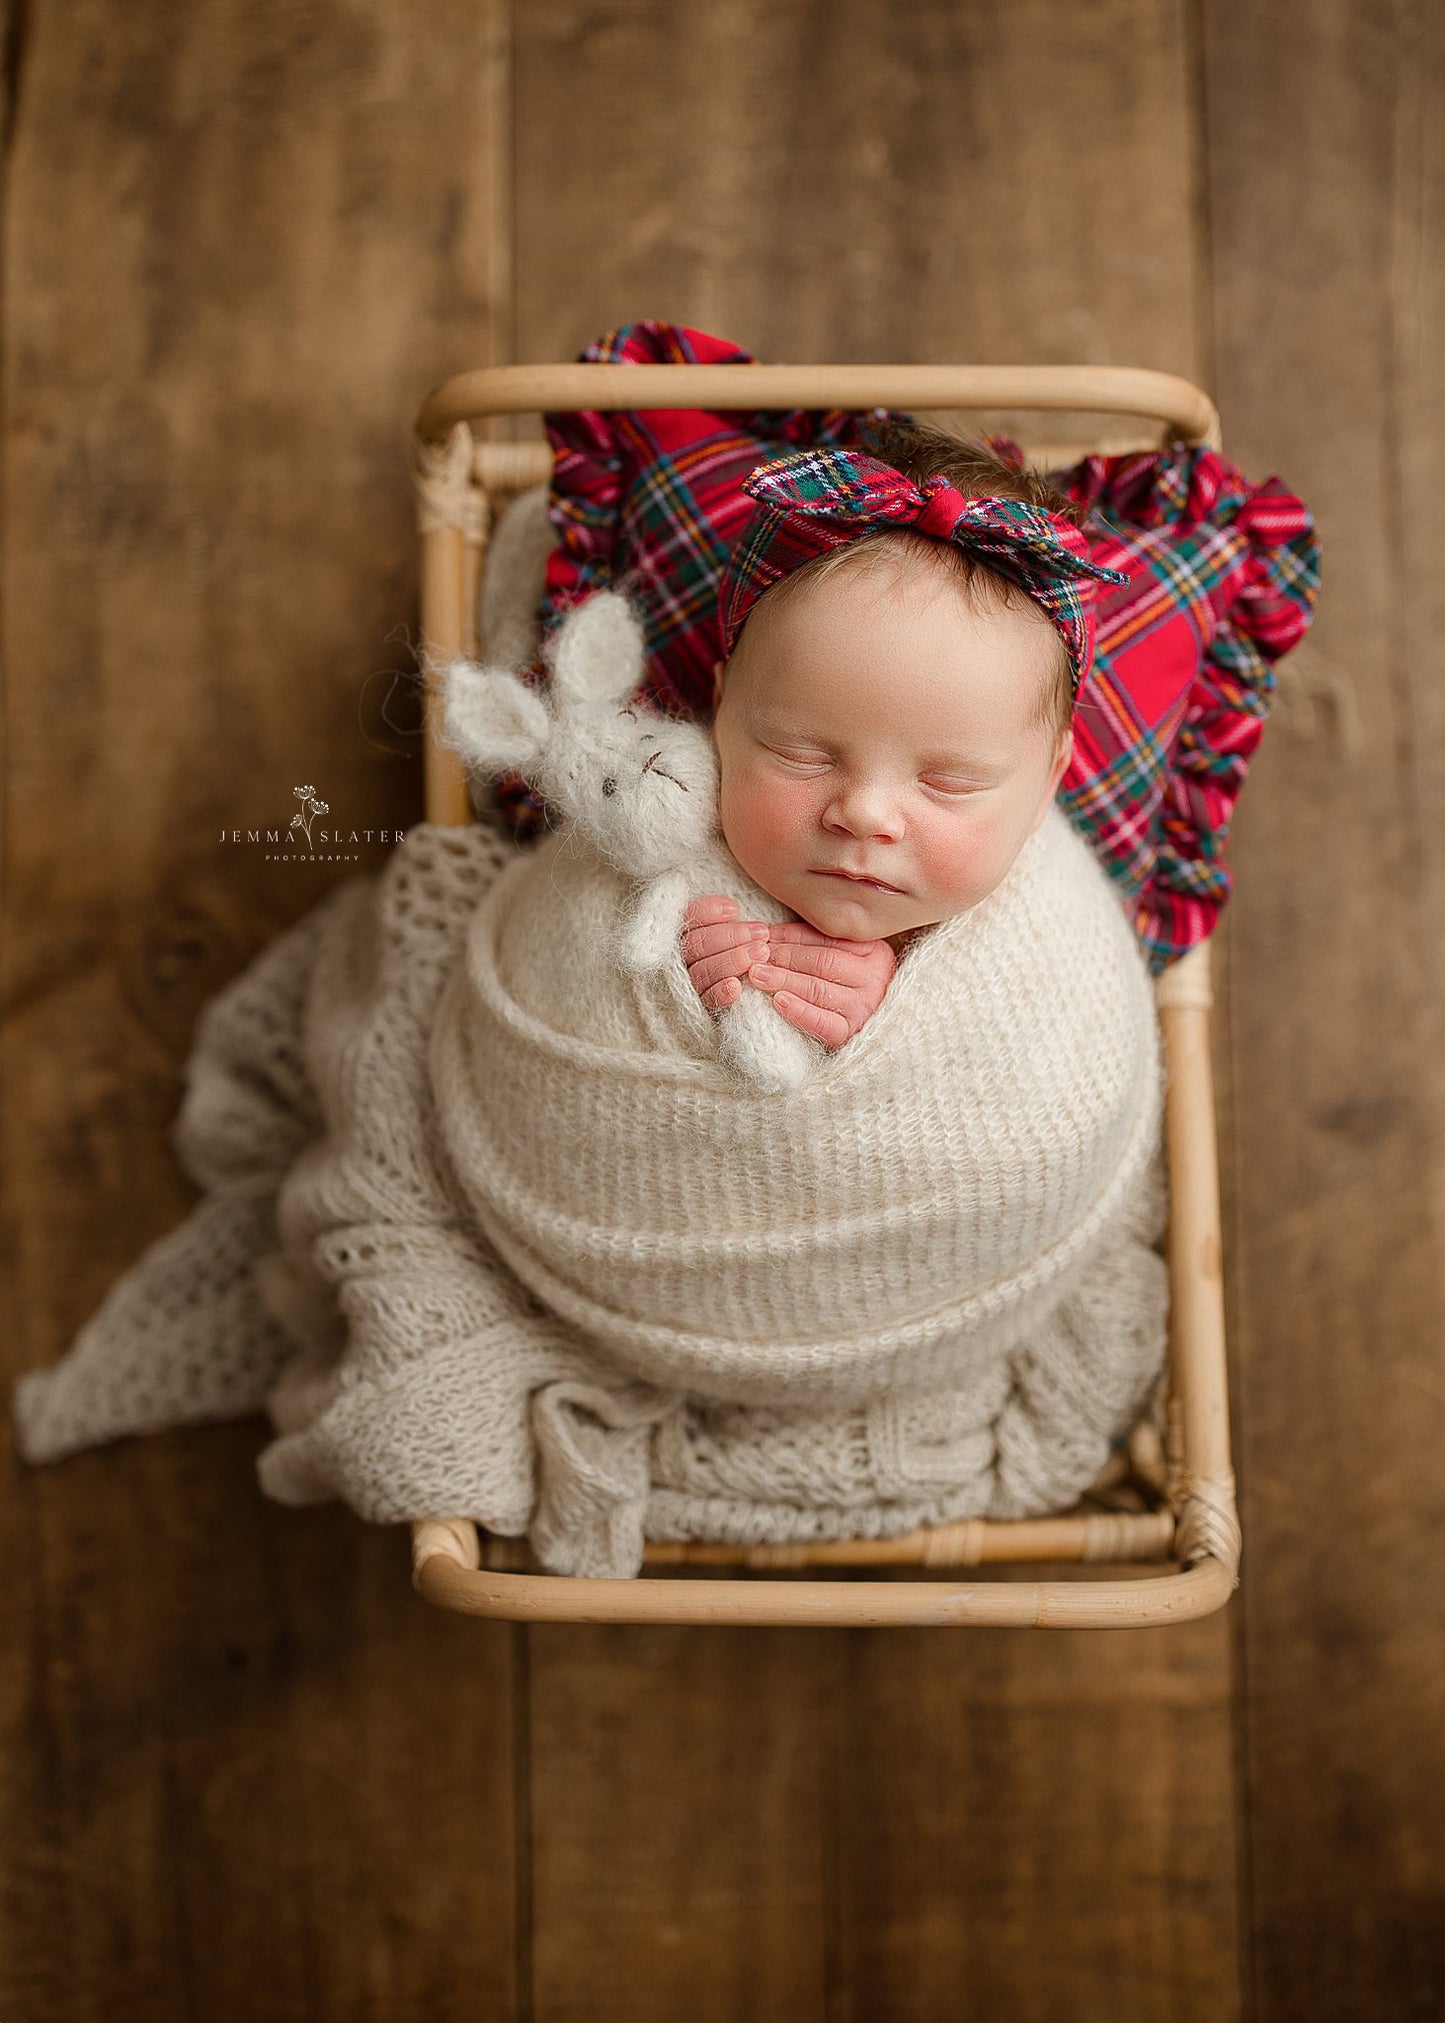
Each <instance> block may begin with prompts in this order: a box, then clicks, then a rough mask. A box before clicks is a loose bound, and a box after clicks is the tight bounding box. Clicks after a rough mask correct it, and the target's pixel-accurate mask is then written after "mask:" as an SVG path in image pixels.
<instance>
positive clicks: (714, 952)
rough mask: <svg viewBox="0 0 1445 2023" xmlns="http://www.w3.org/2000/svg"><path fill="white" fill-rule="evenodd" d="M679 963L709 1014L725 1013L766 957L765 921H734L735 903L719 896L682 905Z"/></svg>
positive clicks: (736, 909)
mask: <svg viewBox="0 0 1445 2023" xmlns="http://www.w3.org/2000/svg"><path fill="white" fill-rule="evenodd" d="M682 924H683V936H682V959H683V961H684V962H685V963H686V964H687V973H688V975H689V976H690V977H691V978H692V983H693V988H694V990H696V992H697V994H698V996H699V997H700V998H701V999H702V1001H703V1003H704V1004H705V1005H706V1006H707V1008H708V1010H709V1011H726V1010H727V1008H728V1006H729V1005H730V1004H736V1003H737V1001H738V999H739V998H740V997H741V996H742V994H743V979H744V977H746V975H747V973H748V971H749V969H750V968H751V967H752V965H753V964H754V963H756V962H766V961H767V957H768V928H767V923H766V921H762V920H739V919H738V902H737V901H736V899H725V898H724V897H723V896H722V894H721V893H720V892H709V893H705V894H704V895H703V896H702V898H700V899H693V900H690V901H689V902H688V908H687V912H686V913H685V914H684V915H683V918H682Z"/></svg>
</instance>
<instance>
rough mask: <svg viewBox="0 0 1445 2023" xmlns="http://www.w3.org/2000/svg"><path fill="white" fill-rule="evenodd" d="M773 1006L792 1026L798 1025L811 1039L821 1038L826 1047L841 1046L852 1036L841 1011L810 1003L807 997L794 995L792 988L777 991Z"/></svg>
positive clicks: (800, 1030)
mask: <svg viewBox="0 0 1445 2023" xmlns="http://www.w3.org/2000/svg"><path fill="white" fill-rule="evenodd" d="M773 1006H774V1009H775V1010H776V1011H777V1012H778V1014H779V1016H780V1017H782V1018H785V1019H786V1020H787V1021H788V1024H789V1025H790V1026H796V1027H797V1028H798V1031H799V1032H800V1033H807V1035H808V1037H809V1038H810V1039H815V1040H821V1041H822V1042H823V1045H824V1046H825V1047H841V1046H842V1044H843V1042H844V1041H845V1040H847V1039H851V1038H852V1031H851V1029H850V1027H849V1024H848V1021H847V1019H845V1018H844V1016H843V1014H842V1013H841V1012H836V1011H829V1009H828V1007H827V1006H826V1005H821V1004H809V1002H808V1000H807V999H806V998H805V997H794V995H793V993H792V992H791V991H790V990H780V991H775V992H774V994H773Z"/></svg>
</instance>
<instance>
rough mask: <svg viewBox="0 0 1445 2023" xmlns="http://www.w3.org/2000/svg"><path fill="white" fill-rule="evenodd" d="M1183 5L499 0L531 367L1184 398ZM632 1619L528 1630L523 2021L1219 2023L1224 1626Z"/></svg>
mask: <svg viewBox="0 0 1445 2023" xmlns="http://www.w3.org/2000/svg"><path fill="white" fill-rule="evenodd" d="M1187 25H1188V24H1187V19H1186V11H1185V9H1184V8H1183V7H1182V6H1180V7H1174V6H1158V5H1154V4H1146V5H1137V4H1133V0H1108V4H1105V5H1099V6H1093V7H1089V8H1062V7H1056V6H1049V5H1039V4H1032V5H1022V6H1018V7H1010V8H963V7H956V6H952V5H948V4H943V0H937V4H935V0H925V4H920V5H916V6H913V7H910V8H908V9H906V10H898V9H886V8H879V7H873V6H870V5H866V4H851V0H843V4H837V5H830V6H828V7H827V8H823V7H820V6H812V5H789V6H784V7H778V6H768V5H763V4H760V0H746V4H744V0H728V4H722V5H717V6H712V7H708V8H698V9H691V10H680V9H677V8H674V7H670V6H667V5H665V4H662V0H608V4H606V5H595V4H588V5H585V6H584V5H581V4H574V0H543V4H541V5H536V6H531V7H528V8H527V9H525V10H519V12H518V15H517V22H516V41H515V67H516V69H515V74H516V85H515V120H516V134H517V191H516V217H517V244H518V248H519V259H518V276H517V345H518V356H519V357H521V358H525V359H533V360H538V359H548V358H565V357H567V356H569V355H571V354H572V353H574V352H575V350H576V349H577V348H578V347H579V346H580V345H581V344H582V343H584V342H585V341H587V340H588V339H589V338H591V337H594V336H596V335H598V334H599V333H600V332H602V331H603V330H606V329H608V328H610V327H613V326H615V325H616V324H618V323H622V322H626V321H630V320H633V319H635V318H637V317H640V316H658V317H665V318H669V319H672V320H675V321H679V322H685V323H693V324H696V325H699V326H700V327H702V328H703V329H707V330H712V331H714V332H718V333H720V334H722V335H725V336H729V337H732V338H735V339H737V340H738V341H739V342H741V343H744V344H746V345H747V346H748V347H749V348H750V349H751V350H753V351H754V352H755V353H757V354H758V355H761V356H764V357H767V358H770V359H780V360H798V359H804V358H814V359H830V360H831V359H846V358H857V359H881V358H891V359H896V360H898V361H900V362H903V361H912V360H948V359H954V360H975V361H987V362H1022V361H1034V362H1045V361H1049V360H1059V359H1063V358H1080V359H1085V360H1088V361H1090V362H1096V363H1117V364H1124V363H1129V364H1142V365H1150V366H1156V367H1159V368H1161V369H1164V370H1169V371H1176V372H1181V373H1184V374H1185V375H1186V376H1191V377H1199V376H1201V375H1202V371H1203V362H1202V359H1201V345H1200V332H1201V328H1202V327H1203V325H1204V322H1205V317H1204V313H1203V312H1204V308H1205V305H1206V303H1207V296H1204V295H1202V294H1201V290H1202V289H1203V288H1204V287H1205V286H1206V285H1207V263H1206V262H1205V260H1204V258H1203V249H1202V247H1201V244H1200V242H1199V238H1198V222H1199V220H1198V214H1197V208H1196V194H1197V192H1196V186H1195V185H1196V177H1195V160H1194V154H1193V147H1194V134H1195V104H1196V94H1197V83H1198V79H1197V65H1196V60H1195V50H1194V47H1193V44H1192V42H1191V39H1190V37H1189V35H1188V33H1187V32H1186V29H1187ZM1041 113H1042V114H1043V115H1044V116H1042V117H1040V114H1041ZM1049 427H1050V431H1051V432H1053V431H1054V430H1055V429H1056V427H1057V423H1056V420H1055V418H1052V417H1051V418H1050V423H1049ZM1059 1571H1062V1569H1060V1570H1059ZM636 1634H639V1633H629V1632H614V1633H610V1634H608V1633H602V1632H598V1631H568V1630H565V1629H560V1628H558V1629H551V1630H548V1631H547V1632H545V1656H544V1655H543V1645H542V1638H543V1635H544V1633H541V1632H538V1633H534V1638H533V1646H532V1648H533V1664H532V1689H531V1695H530V1701H531V1709H532V1713H531V1720H532V1759H531V1788H532V1794H533V1835H534V1843H535V1848H536V1867H535V1882H536V1889H535V1897H534V1906H533V1917H534V1958H535V1961H536V1986H535V2001H536V2008H535V2014H536V2016H537V2017H538V2018H539V2019H549V2023H550V2019H552V2018H558V2019H561V2018H571V2017H581V2016H583V2015H586V2014H588V2013H598V2012H599V2010H600V2011H601V2013H607V2005H606V2003H605V2002H604V2001H603V2000H602V1999H601V1996H602V1993H603V1991H609V1992H610V1991H618V1990H621V1989H623V1988H625V1989H626V2002H625V2013H627V2014H628V2015H629V2017H635V2018H638V2019H642V2018H651V2017H657V2018H659V2019H661V2018H670V2017H675V2016H677V2015H678V2014H682V2013H686V2014H688V2015H690V2016H695V2017H697V2018H699V2019H703V2018H713V2017H719V2018H720V2017H732V2016H741V2015H748V2016H756V2017H769V2018H771V2017H774V2016H777V2017H783V2016H786V2017H789V2018H793V2017H803V2016H813V2015H826V2016H828V2017H829V2018H835V2019H836V2018H847V2019H854V2018H856V2019H858V2023H873V2019H876V2018H880V2017H887V2018H889V2019H890V2023H891V2019H894V2018H906V2019H914V2018H917V2019H925V2018H926V2019H933V2018H939V2019H950V2023H951V2019H953V2018H955V2017H957V2016H959V2015H961V2014H967V2015H969V2016H970V2017H975V2018H979V2019H989V2023H991V2019H994V2018H998V2019H1005V2018H1007V2019H1009V2023H1014V2019H1016V2018H1032V2017H1039V2018H1044V2017H1050V2018H1052V2017H1056V2016H1060V2015H1068V2016H1069V2017H1070V2018H1079V2019H1093V2018H1096V2017H1097V2018H1099V2019H1101V2023H1102V2019H1104V2018H1108V2019H1109V2023H1132V2019H1138V2023H1156V2019H1159V2018H1163V2017H1168V2018H1177V2019H1181V2023H1183V2019H1189V2023H1226V2019H1232V2018H1234V2017H1235V2016H1237V2015H1238V2013H1239V1985H1238V1961H1237V1944H1236V1937H1237V1934H1236V1910H1235V1890H1236V1874H1235V1865H1234V1835H1235V1823H1234V1814H1233V1762H1232V1742H1231V1730H1230V1721H1229V1708H1230V1694H1231V1684H1232V1671H1231V1657H1230V1634H1231V1633H1230V1624H1229V1619H1228V1617H1222V1618H1215V1619H1213V1620H1210V1621H1207V1622H1203V1623H1198V1624H1194V1625H1191V1626H1189V1627H1188V1628H1181V1629H1176V1630H1172V1631H1169V1632H1163V1633H1157V1635H1156V1633H1145V1634H1142V1635H1138V1636H1136V1635H1128V1636H1121V1637H1119V1638H1117V1639H1114V1640H1111V1639H1110V1638H1109V1637H1108V1636H1104V1635H1073V1634H1070V1635H1060V1636H1057V1637H1055V1636H1050V1637H1047V1638H1040V1637H1038V1636H1035V1635H1029V1634H1024V1635H1019V1636H1015V1635H1010V1634H1008V1633H996V1632H989V1633H986V1634H973V1635H970V1634H968V1633H959V1634H955V1635H949V1634H933V1635H917V1634H913V1633H902V1634H900V1633H897V1632H858V1633H851V1632H850V1633H846V1634H838V1635H834V1634H829V1635H827V1636H822V1637H818V1638H807V1637H803V1638H793V1639H791V1640H789V1639H788V1638H787V1637H786V1636H785V1635H782V1634H781V1633H779V1636H778V1637H777V1638H774V1636H773V1633H768V1638H767V1641H766V1643H765V1641H764V1639H763V1638H761V1637H756V1638H753V1639H748V1638H740V1637H737V1636H713V1637H706V1638H704V1639H703V1640H702V1641H701V1642H699V1641H697V1633H693V1632H686V1633H684V1632H677V1633H675V1634H676V1635H678V1636H680V1637H683V1638H685V1639H686V1641H684V1642H683V1643H682V1644H681V1645H679V1647H678V1655H677V1656H676V1657H675V1658H673V1659H670V1660H669V1661H668V1662H667V1663H665V1664H664V1663H659V1664H658V1665H657V1666H656V1667H655V1668H653V1669H652V1670H650V1671H649V1672H648V1673H647V1675H646V1677H645V1680H644V1679H643V1678H642V1677H641V1674H640V1671H639V1668H638V1667H637V1665H636V1664H635V1662H629V1658H628V1655H627V1654H628V1652H629V1651H630V1650H631V1648H632V1647H631V1645H630V1644H629V1643H628V1642H627V1641H626V1639H627V1638H628V1637H629V1636H631V1635H636ZM1040 1643H1047V1645H1048V1650H1047V1651H1046V1652H1045V1651H1041V1650H1040V1649H1039V1645H1040ZM764 1650H766V1652H767V1656H766V1658H764V1657H763V1656H762V1653H763V1652H764ZM782 1654H786V1655H785V1656H784V1655H782ZM780 1668H781V1669H780ZM780 1678H783V1679H785V1680H786V1681H787V1690H786V1691H785V1692H781V1691H780V1690H779V1687H778V1681H779V1679H780ZM599 1701H600V1702H601V1704H602V1705H604V1706H605V1708H606V1742H605V1746H604V1745H603V1744H602V1743H601V1742H600V1741H599V1738H598V1734H597V1724H596V1709H597V1706H598V1703H599ZM709 1710H710V1711H709ZM678 1737H687V1738H688V1744H689V1746H688V1749H687V1751H686V1754H685V1755H684V1753H683V1751H682V1749H681V1748H680V1746H679V1744H678V1741H677V1738H678ZM815 1774H816V1776H817V1777H818V1778H819V1779H821V1781H822V1795H821V1796H819V1795H817V1794H816V1793H815V1791H814V1788H813V1785H812V1778H813V1776H814V1775H815ZM780 1820H782V1821H786V1826H785V1828H781V1829H780V1828H779V1827H777V1826H776V1825H774V1824H773V1822H777V1821H780ZM614 1823H615V1824H614ZM820 1877H821V1878H822V1883H821V1886H820V1883H819V1878H820ZM784 1930H786V1931H787V1933H788V1935H789V1940H788V1943H787V1944H786V1945H784V1944H783V1943H782V1937H781V1934H782V1933H783V1931H784ZM662 1933H665V1934H666V1935H667V1937H666V1940H665V1943H664V1941H663V1940H662V1939H661V1938H660V1936H659V1935H660V1934H662ZM629 1974H630V1976H631V1978H630V1980H629V1979H628V1975H629ZM618 2000H619V2001H620V1996H619V1998H618ZM589 2001H590V2002H592V2003H594V2004H595V2005H596V2006H594V2008H593V2009H592V2010H591V2011H589V2008H588V2004H589ZM615 2013H623V2009H622V2008H620V2007H618V2008H616V2009H615Z"/></svg>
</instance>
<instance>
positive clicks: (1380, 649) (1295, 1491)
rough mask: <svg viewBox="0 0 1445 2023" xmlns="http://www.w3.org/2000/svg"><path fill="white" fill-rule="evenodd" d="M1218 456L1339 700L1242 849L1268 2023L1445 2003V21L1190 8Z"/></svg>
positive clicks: (1414, 2015) (1243, 1363)
mask: <svg viewBox="0 0 1445 2023" xmlns="http://www.w3.org/2000/svg"><path fill="white" fill-rule="evenodd" d="M1205 22H1206V29H1207V39H1206V49H1207V79H1208V91H1207V105H1208V125H1207V143H1208V160H1209V189H1210V208H1211V213H1212V218H1213V225H1214V231H1213V239H1214V248H1215V259H1214V271H1215V289H1216V294H1215V300H1216V319H1217V326H1218V382H1217V388H1216V391H1217V393H1218V396H1219V401H1220V406H1221V409H1222V412H1223V413H1224V415H1225V417H1226V429H1227V436H1226V440H1227V441H1229V442H1230V443H1231V445H1232V448H1233V450H1234V452H1235V454H1236V455H1237V457H1238V458H1239V459H1240V461H1241V462H1243V463H1244V465H1245V468H1246V469H1248V470H1250V471H1251V473H1258V474H1259V475H1260V476H1263V475H1264V473H1265V471H1266V470H1268V469H1275V468H1277V469H1278V470H1280V471H1281V472H1282V473H1283V474H1284V475H1285V477H1286V480H1287V482H1288V483H1290V484H1291V485H1293V486H1294V487H1295V488H1296V489H1298V490H1299V491H1300V492H1301V493H1302V494H1303V496H1304V497H1305V498H1306V499H1307V500H1308V501H1309V502H1310V504H1311V505H1312V506H1313V507H1314V508H1315V510H1316V511H1317V513H1318V516H1319V520H1320V526H1321V534H1322V539H1323V545H1324V556H1325V567H1324V595H1323V599H1322V604H1321V614H1320V618H1319V621H1318V629H1317V635H1316V637H1317V650H1318V651H1319V652H1320V653H1322V654H1324V655H1325V656H1327V657H1328V659H1329V660H1330V661H1331V662H1333V663H1336V664H1337V665H1338V666H1339V667H1341V668H1343V669H1344V670H1345V671H1346V672H1347V674H1348V677H1349V679H1350V681H1351V683H1352V684H1353V687H1354V690H1355V692H1356V694H1357V697H1358V703H1359V720H1360V734H1359V742H1358V746H1357V748H1355V749H1353V750H1351V749H1350V748H1349V746H1348V745H1347V744H1346V743H1344V742H1343V741H1342V740H1341V739H1340V737H1339V736H1338V735H1337V725H1336V724H1335V723H1334V722H1333V721H1330V720H1327V721H1326V723H1325V724H1324V726H1323V727H1322V734H1321V735H1318V736H1316V737H1315V738H1313V739H1311V740H1308V741H1303V742H1302V741H1299V740H1297V739H1294V738H1292V737H1290V736H1280V737H1277V738H1274V739H1268V740H1266V743H1265V745H1264V747H1263V750H1262V755H1261V758H1260V762H1259V767H1258V773H1257V777H1256V778H1255V780H1254V782H1253V784H1252V785H1251V788H1250V791H1249V793H1248V794H1247V795H1246V796H1245V799H1244V801H1243V802H1242V804H1241V819H1240V822H1239V825H1238V829H1237V832H1236V839H1235V846H1234V852H1233V855H1234V861H1235V864H1236V867H1237V871H1238V877H1239V889H1238V896H1237V898H1236V901H1235V905H1234V910H1233V911H1234V917H1233V922H1232V928H1231V934H1232V953H1233V978H1232V990H1231V1002H1232V1021H1233V1022H1232V1054H1233V1062H1234V1074H1235V1088H1236V1103H1235V1112H1236V1135H1235V1147H1236V1170H1235V1172H1234V1175H1233V1179H1232V1194H1233V1200H1234V1230H1233V1255H1234V1260H1235V1273H1236V1280H1235V1283H1236V1289H1237V1313H1236V1325H1235V1344H1236V1351H1237V1357H1238V1365H1239V1373H1240V1374H1239V1384H1240V1393H1239V1401H1238V1402H1239V1423H1240V1431H1241V1436H1242V1441H1241V1447H1240V1474H1241V1481H1242V1486H1243V1494H1244V1528H1245V1537H1246V1539H1247V1540H1248V1542H1249V1545H1248V1566H1247V1573H1246V1579H1245V1585H1244V1590H1243V1594H1242V1605H1243V1612H1242V1617H1241V1622H1242V1626H1243V1630H1244V1665H1243V1682H1244V1687H1245V1696H1244V1701H1243V1706H1242V1710H1241V1712H1242V1720H1243V1733H1244V1741H1245V1762H1246V1786H1245V1805H1246V1812H1245V1822H1246V1828H1247V1833H1248V1840H1249V1850H1250V1853H1249V1873H1250V1899H1251V1905H1252V1926H1253V1945H1254V1974H1253V1978H1254V1992H1255V2004H1256V2013H1257V2015H1258V2017H1259V2019H1260V2023H1286V2019H1289V2023H1293V2019H1303V2018H1306V2017H1308V2018H1310V2019H1311V2023H1335V2019H1338V2023H1345V2019H1358V2018H1362V2017H1372V2018H1373V2017H1380V2018H1385V2017H1389V2018H1391V2019H1392V2023H1393V2019H1402V2023H1404V2019H1420V2023H1424V2019H1426V2018H1430V2019H1433V2018H1436V2017H1438V2016H1440V2015H1441V2014H1442V2013H1445V1816H1442V1812H1441V1808H1440V1805H1439V1802H1438V1795H1439V1792H1440V1789H1441V1786H1442V1782H1445V1683H1442V1682H1445V1584H1442V1581H1441V1578H1440V1572H1439V1559H1440V1538H1441V1534H1442V1526H1445V1477H1442V1472H1441V1468H1440V1440H1441V1429H1442V1424H1445V1373H1442V1366H1441V1360H1440V1313H1441V1308H1442V1296H1445V1282H1442V1281H1445V1242H1442V1231H1445V1216H1442V1196H1445V1155H1442V1146H1445V1128H1442V1127H1445V1110H1442V1104H1445V1081H1442V1075H1441V1069H1440V1063H1441V1060H1442V1058H1445V1044H1442V1043H1445V994H1442V989H1441V984H1442V968H1441V942H1442V931H1445V847H1442V842H1441V837H1442V834H1445V831H1442V826H1441V819H1440V818H1441V813H1442V803H1445V764H1442V759H1441V750H1442V731H1445V653H1442V647H1441V637H1442V634H1441V619H1442V616H1445V608H1442V596H1441V585H1440V572H1439V565H1438V560H1437V554H1438V548H1439V543H1440V538H1441V534H1442V532H1445V527H1442V509H1441V505H1440V496H1439V483H1438V471H1439V462H1440V455H1441V452H1442V448H1445V444H1442V441H1441V427H1440V416H1441V412H1442V395H1445V372H1442V358H1441V349H1440V342H1439V334H1438V333H1439V330H1440V328H1441V315H1442V310H1445V290H1442V274H1445V142H1442V131H1445V128H1442V116H1445V34H1442V28H1445V24H1442V21H1441V17H1440V13H1439V10H1438V9H1434V8H1429V7H1417V6H1413V5H1393V4H1364V0H1329V4H1326V5H1322V6H1319V7H1316V8H1313V9H1311V10H1310V18H1309V32H1308V33H1307V34H1298V33H1294V32H1292V26H1295V25H1297V24H1291V22H1289V21H1287V20H1286V18H1285V16H1284V15H1283V14H1282V13H1281V12H1279V11H1278V10H1271V9H1267V8H1254V9H1245V10H1240V9H1237V8H1230V7H1222V6H1213V5H1211V6H1209V7H1208V8H1206V12H1205Z"/></svg>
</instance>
